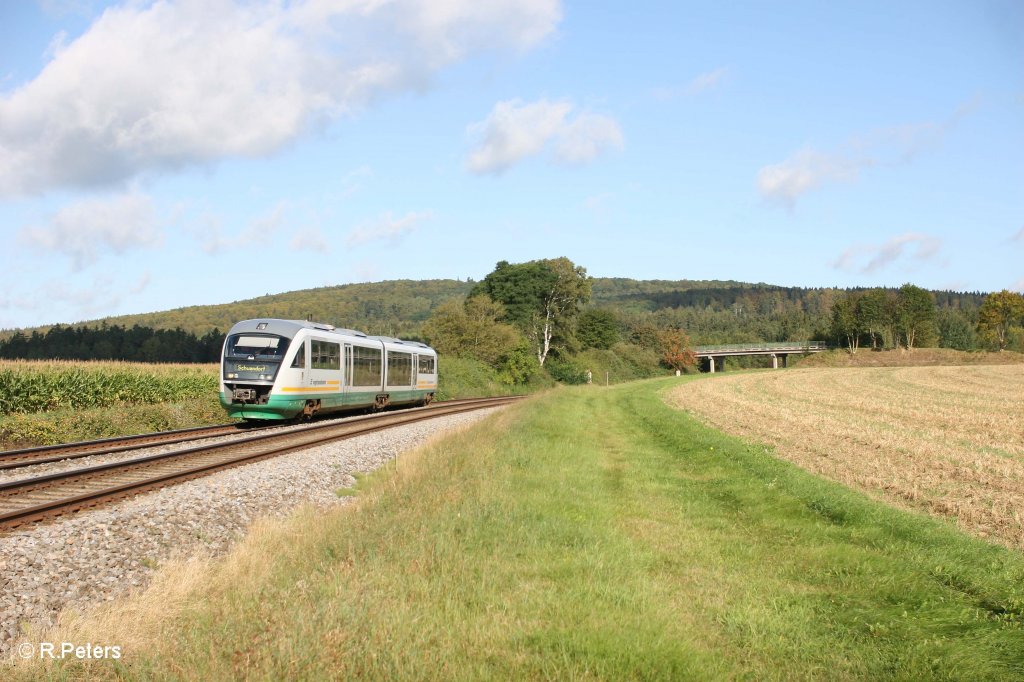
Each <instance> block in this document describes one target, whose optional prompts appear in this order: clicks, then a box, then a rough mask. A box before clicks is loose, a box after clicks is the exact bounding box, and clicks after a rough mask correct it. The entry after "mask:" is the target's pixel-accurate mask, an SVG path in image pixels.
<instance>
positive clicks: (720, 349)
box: [693, 341, 828, 372]
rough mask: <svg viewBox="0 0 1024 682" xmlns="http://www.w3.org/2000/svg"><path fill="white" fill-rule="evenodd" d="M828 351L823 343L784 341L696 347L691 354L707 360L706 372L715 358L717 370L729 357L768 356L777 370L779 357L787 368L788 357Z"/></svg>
mask: <svg viewBox="0 0 1024 682" xmlns="http://www.w3.org/2000/svg"><path fill="white" fill-rule="evenodd" d="M826 350H828V345H827V344H825V342H824V341H784V342H782V343H728V344H720V345H717V346H697V347H696V348H694V349H693V352H694V353H695V354H696V355H697V357H698V358H707V360H708V370H709V371H711V372H714V371H715V358H718V367H719V369H724V368H725V359H726V358H727V357H729V356H730V355H770V356H771V358H772V367H773V368H774V369H778V368H779V356H782V366H783V367H788V366H789V356H790V355H792V354H794V353H796V354H797V355H804V354H806V353H820V352H822V351H826Z"/></svg>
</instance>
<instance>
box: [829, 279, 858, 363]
mask: <svg viewBox="0 0 1024 682" xmlns="http://www.w3.org/2000/svg"><path fill="white" fill-rule="evenodd" d="M861 298H862V296H859V295H857V294H855V293H852V292H851V293H849V294H847V295H845V296H843V297H842V298H839V299H837V300H836V302H835V303H833V304H832V327H831V333H832V335H833V336H835V337H836V338H837V339H839V340H840V341H845V342H846V344H847V346H848V347H849V349H850V353H851V354H852V353H856V352H857V348H858V346H859V345H860V334H861V331H862V321H861V315H860V306H859V303H860V299H861Z"/></svg>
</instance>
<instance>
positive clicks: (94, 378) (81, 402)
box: [0, 360, 218, 415]
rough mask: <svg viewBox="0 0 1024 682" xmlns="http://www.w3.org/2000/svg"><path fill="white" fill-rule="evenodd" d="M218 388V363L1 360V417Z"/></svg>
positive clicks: (156, 398)
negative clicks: (163, 363) (158, 363)
mask: <svg viewBox="0 0 1024 682" xmlns="http://www.w3.org/2000/svg"><path fill="white" fill-rule="evenodd" d="M217 390H218V379H217V365H212V364H211V365H185V364H166V365H151V364H144V363H133V362H77V361H76V362H71V361H68V362H62V361H19V360H14V361H0V415H3V414H15V413H30V412H43V411H48V410H57V409H62V408H87V407H108V406H111V405H132V404H142V403H163V402H174V401H176V400H183V399H188V398H195V397H200V396H203V395H212V394H215V393H216V392H217Z"/></svg>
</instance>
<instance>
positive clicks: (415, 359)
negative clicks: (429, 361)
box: [412, 353, 420, 388]
mask: <svg viewBox="0 0 1024 682" xmlns="http://www.w3.org/2000/svg"><path fill="white" fill-rule="evenodd" d="M419 367H420V356H419V355H417V354H416V353H413V354H412V387H413V388H416V387H417V386H418V385H419V383H420V382H419V377H420V369H419Z"/></svg>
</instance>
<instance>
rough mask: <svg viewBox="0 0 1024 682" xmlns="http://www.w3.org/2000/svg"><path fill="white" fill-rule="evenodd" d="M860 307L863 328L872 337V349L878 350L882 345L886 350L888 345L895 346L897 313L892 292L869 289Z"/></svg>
mask: <svg viewBox="0 0 1024 682" xmlns="http://www.w3.org/2000/svg"><path fill="white" fill-rule="evenodd" d="M859 307H860V310H859V317H860V323H861V327H862V328H863V329H864V331H866V332H867V333H868V335H869V336H870V337H871V347H872V348H877V347H878V346H879V345H881V346H882V347H883V348H884V347H885V346H886V345H895V343H896V342H895V339H893V338H892V328H893V326H894V323H893V318H894V313H895V305H894V302H893V296H892V292H891V291H888V290H886V289H869V290H868V291H866V292H864V295H863V296H861V298H860V306H859ZM887 337H888V338H887ZM887 341H888V343H887Z"/></svg>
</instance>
